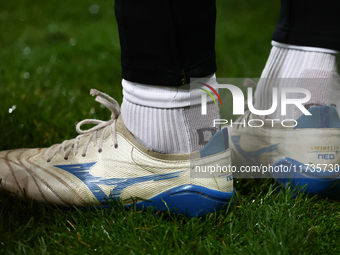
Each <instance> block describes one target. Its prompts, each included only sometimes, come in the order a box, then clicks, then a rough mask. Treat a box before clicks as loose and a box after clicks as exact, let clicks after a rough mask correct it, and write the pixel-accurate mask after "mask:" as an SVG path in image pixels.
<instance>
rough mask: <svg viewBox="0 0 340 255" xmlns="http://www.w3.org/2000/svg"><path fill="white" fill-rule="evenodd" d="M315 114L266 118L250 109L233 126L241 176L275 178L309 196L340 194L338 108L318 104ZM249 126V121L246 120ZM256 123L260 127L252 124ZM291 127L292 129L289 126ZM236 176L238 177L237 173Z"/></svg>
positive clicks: (232, 141)
mask: <svg viewBox="0 0 340 255" xmlns="http://www.w3.org/2000/svg"><path fill="white" fill-rule="evenodd" d="M308 111H309V112H310V113H311V114H312V115H311V116H308V115H302V116H301V117H299V118H298V119H296V122H295V121H294V120H291V122H289V121H285V126H286V127H284V126H282V123H281V122H264V125H263V126H262V127H249V126H245V125H243V124H242V123H244V122H245V123H248V121H249V120H251V119H260V118H259V117H258V116H256V115H254V114H252V113H251V112H249V111H247V112H246V114H245V115H243V116H242V117H240V118H239V119H238V120H237V121H235V122H238V123H241V124H238V125H236V126H235V125H234V126H233V127H229V132H230V147H231V149H232V164H233V165H234V166H237V167H238V169H239V171H240V174H241V175H242V174H243V175H244V176H245V177H247V176H254V175H255V177H258V178H261V177H264V176H267V177H268V176H269V177H272V178H274V179H275V180H276V181H277V182H278V183H279V184H282V186H283V187H287V186H288V184H289V183H290V187H291V188H294V187H297V188H301V187H303V186H305V185H306V186H305V187H304V190H305V192H307V193H309V194H310V195H320V196H328V197H333V198H340V192H339V191H340V118H339V114H338V111H337V109H336V108H335V107H334V106H326V105H324V106H313V107H311V108H309V109H308ZM296 123H297V124H296ZM246 125H247V124H246ZM252 125H255V123H254V122H253V123H252ZM287 126H290V127H287ZM236 177H237V176H236Z"/></svg>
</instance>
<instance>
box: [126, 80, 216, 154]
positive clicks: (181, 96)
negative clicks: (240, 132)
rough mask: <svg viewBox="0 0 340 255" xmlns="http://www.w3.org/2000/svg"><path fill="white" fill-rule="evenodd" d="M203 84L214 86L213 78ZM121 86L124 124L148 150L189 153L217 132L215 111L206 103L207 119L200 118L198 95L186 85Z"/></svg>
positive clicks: (210, 103)
mask: <svg viewBox="0 0 340 255" xmlns="http://www.w3.org/2000/svg"><path fill="white" fill-rule="evenodd" d="M206 83H208V84H214V83H216V78H215V75H212V76H210V77H207V82H206ZM122 85H123V94H124V98H123V103H122V107H121V114H122V118H123V121H124V124H125V125H126V127H127V128H128V130H129V131H130V132H131V133H132V134H133V135H134V137H135V138H136V140H137V141H138V142H139V143H141V144H142V145H143V146H145V147H147V148H148V149H150V150H153V151H157V152H161V153H168V154H182V153H189V152H191V151H195V150H199V149H201V148H203V146H204V145H205V144H206V142H207V141H209V139H210V138H211V137H212V135H213V134H214V133H215V132H216V131H217V128H214V127H213V119H218V118H219V110H218V107H217V106H215V105H214V103H212V102H208V104H207V115H201V105H200V102H201V101H200V100H201V99H200V93H201V92H199V93H197V96H195V95H194V94H193V93H194V92H192V91H190V86H189V85H184V86H182V87H178V88H177V87H163V86H153V85H145V84H137V83H133V82H129V81H126V80H123V81H122Z"/></svg>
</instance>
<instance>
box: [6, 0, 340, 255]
mask: <svg viewBox="0 0 340 255" xmlns="http://www.w3.org/2000/svg"><path fill="white" fill-rule="evenodd" d="M93 4H98V5H99V7H100V10H99V12H98V13H97V14H90V12H89V7H90V6H91V5H93ZM278 12H279V1H265V0H261V1H260V0H257V1H255V0H239V1H230V0H228V1H227V0H225V1H219V2H218V22H217V35H216V51H217V64H218V68H219V69H218V72H217V75H218V77H258V76H259V75H260V74H261V70H262V68H263V67H264V64H265V61H266V58H267V56H268V54H269V50H270V47H271V46H270V40H271V33H272V31H273V29H274V27H275V22H276V20H277V19H278ZM0 33H1V36H0V60H1V61H0V99H1V103H0V106H1V107H0V134H1V136H0V150H5V149H13V148H21V147H31V148H34V147H47V146H50V145H52V144H54V143H58V142H61V141H63V140H64V139H69V138H73V137H75V136H76V135H77V133H76V131H75V128H74V126H75V124H76V123H77V122H79V121H80V120H82V119H85V118H99V119H108V118H109V111H107V110H104V109H102V108H101V107H100V106H99V104H97V103H96V102H94V100H93V98H92V97H91V96H89V90H90V88H96V89H98V90H100V91H103V92H105V93H108V94H109V95H111V96H113V97H114V98H116V99H117V100H118V101H119V102H121V100H122V92H121V86H120V81H121V76H120V72H121V70H120V48H119V38H118V32H117V25H116V22H115V17H114V1H103V0H98V1H96V2H92V1H88V0H83V1H56V0H50V1H42V0H30V1H28V0H13V1H2V2H1V3H0ZM13 106H15V107H13ZM10 108H11V109H14V108H15V109H14V110H12V112H11V113H9V109H10ZM235 187H236V190H237V195H236V197H235V202H234V206H233V208H232V209H231V210H230V212H229V213H227V212H226V211H221V212H218V213H215V214H210V215H208V216H207V218H206V219H205V220H201V219H188V218H186V217H184V216H178V215H171V214H168V213H157V214H156V215H154V214H153V213H152V212H151V211H147V212H145V213H142V212H140V211H138V210H136V209H131V210H130V211H125V210H124V209H122V207H121V205H120V204H119V203H116V202H112V204H111V208H113V207H114V212H113V213H112V210H111V209H107V210H87V211H82V210H77V209H72V210H65V209H60V208H57V207H54V206H51V205H43V204H40V203H37V202H34V201H21V200H20V199H18V198H17V197H13V196H11V195H9V194H8V193H7V192H5V191H1V192H0V254H49V253H51V254H164V253H167V254H168V253H172V254H174V253H175V254H191V253H198V254H216V253H218V254H219V253H224V254H320V253H321V254H323V253H328V254H332V253H334V254H338V253H339V250H340V247H339V245H338V236H339V234H340V229H339V228H340V213H339V212H340V203H339V202H336V201H331V200H328V199H322V198H317V197H312V198H309V197H307V196H304V195H302V194H300V195H299V196H298V197H297V198H295V199H293V198H292V196H291V194H290V193H289V191H284V192H281V193H279V192H277V189H276V188H274V186H273V181H272V180H269V179H268V180H235Z"/></svg>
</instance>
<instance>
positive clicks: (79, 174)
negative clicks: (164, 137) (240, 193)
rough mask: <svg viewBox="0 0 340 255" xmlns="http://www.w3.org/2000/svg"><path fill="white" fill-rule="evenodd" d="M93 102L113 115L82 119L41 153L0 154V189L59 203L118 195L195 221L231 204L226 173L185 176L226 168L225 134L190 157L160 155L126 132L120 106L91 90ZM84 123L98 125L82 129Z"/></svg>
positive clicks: (104, 201)
mask: <svg viewBox="0 0 340 255" xmlns="http://www.w3.org/2000/svg"><path fill="white" fill-rule="evenodd" d="M91 94H92V95H93V96H95V95H96V96H97V97H96V101H98V102H99V103H101V104H103V105H105V106H106V107H107V108H108V109H110V110H111V112H112V115H111V120H109V121H100V120H83V121H82V122H80V123H79V124H78V125H77V131H78V132H79V133H80V135H79V136H78V137H76V138H75V139H73V140H67V141H64V142H63V143H61V144H56V145H53V146H52V147H50V148H43V149H18V150H9V151H2V152H0V179H2V181H1V186H2V188H3V189H6V190H8V191H10V192H13V193H17V194H18V195H19V196H21V197H24V196H25V194H26V195H27V196H28V197H30V198H33V199H34V200H37V201H41V202H45V203H53V204H56V205H59V206H78V207H83V206H86V205H94V206H104V207H105V206H108V199H110V198H120V199H121V200H122V201H123V202H124V203H125V206H126V207H129V206H131V204H132V198H135V200H134V201H136V205H137V206H138V207H140V208H142V207H149V206H151V207H154V208H155V210H161V211H167V210H168V209H170V210H171V211H172V212H175V213H180V214H185V215H187V216H189V217H195V216H201V215H204V214H206V213H211V212H215V211H218V210H220V209H221V208H222V207H223V206H225V205H226V204H228V203H231V202H232V197H233V194H234V189H233V181H232V174H231V172H227V173H224V174H222V175H221V174H212V175H210V178H191V176H190V172H191V170H192V168H194V167H195V166H208V165H214V164H218V165H219V166H228V165H230V164H231V157H230V150H229V145H228V130H227V129H224V130H221V131H219V132H217V133H216V134H215V135H214V136H213V137H212V138H211V140H210V141H209V142H208V144H207V145H206V146H205V147H204V148H203V149H201V150H200V151H196V152H193V153H188V154H176V155H171V154H161V153H157V152H153V151H149V150H148V149H146V148H145V147H143V146H142V145H140V144H139V143H138V142H137V141H136V140H135V138H134V137H133V136H132V134H131V133H130V132H129V131H128V130H127V128H126V127H125V125H124V123H123V121H122V119H121V117H120V115H119V113H120V108H119V105H118V103H117V102H116V101H115V100H114V99H112V98H111V97H109V96H108V95H106V94H104V93H101V92H99V91H96V90H91ZM83 124H96V126H95V127H93V128H91V129H89V130H81V128H80V127H81V125H83Z"/></svg>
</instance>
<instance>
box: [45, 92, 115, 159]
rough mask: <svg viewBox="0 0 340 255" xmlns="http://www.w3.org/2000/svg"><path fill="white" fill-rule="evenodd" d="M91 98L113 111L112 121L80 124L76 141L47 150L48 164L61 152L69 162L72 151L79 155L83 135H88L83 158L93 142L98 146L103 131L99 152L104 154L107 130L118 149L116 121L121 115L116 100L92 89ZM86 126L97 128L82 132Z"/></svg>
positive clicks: (66, 142)
mask: <svg viewBox="0 0 340 255" xmlns="http://www.w3.org/2000/svg"><path fill="white" fill-rule="evenodd" d="M90 95H91V96H97V97H96V99H95V100H96V101H97V102H99V103H101V104H102V105H104V106H105V107H107V108H108V109H109V110H110V111H111V119H110V120H108V121H102V120H97V119H85V120H82V121H81V122H79V123H78V124H77V126H76V130H77V132H78V133H79V134H80V135H78V136H77V137H76V138H75V139H72V140H66V141H64V142H62V143H61V144H55V145H53V146H51V147H50V148H48V149H47V151H46V152H45V156H46V157H47V162H50V161H51V160H52V158H53V157H54V156H55V155H56V154H57V153H58V152H60V153H61V154H64V159H65V160H67V159H68V157H69V155H70V153H71V152H72V150H73V151H74V154H75V155H77V153H78V150H79V141H80V139H81V138H82V137H83V135H88V137H87V139H86V141H85V143H84V145H83V151H82V156H83V157H85V156H86V151H87V148H88V146H89V144H90V142H91V140H93V142H94V146H96V145H97V133H98V131H100V130H102V129H103V131H102V133H101V135H100V138H99V143H98V152H102V148H103V140H104V136H105V133H106V131H107V129H110V132H111V136H112V140H113V144H114V146H115V148H118V142H117V133H116V121H117V118H118V116H119V114H120V107H119V104H118V103H117V101H116V100H114V99H113V98H112V97H110V96H109V95H107V94H105V93H102V92H100V91H98V90H95V89H91V90H90ZM84 124H96V126H94V127H92V128H90V129H88V130H82V129H81V126H82V125H84Z"/></svg>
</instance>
